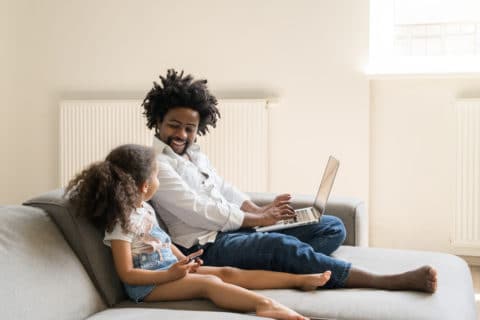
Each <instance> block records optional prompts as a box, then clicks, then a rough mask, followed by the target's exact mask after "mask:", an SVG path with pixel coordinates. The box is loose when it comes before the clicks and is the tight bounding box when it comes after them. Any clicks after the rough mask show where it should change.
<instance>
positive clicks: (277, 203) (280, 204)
mask: <svg viewBox="0 0 480 320" xmlns="http://www.w3.org/2000/svg"><path fill="white" fill-rule="evenodd" d="M291 199H292V196H291V195H290V194H289V193H284V194H281V195H278V196H276V197H275V199H274V200H273V202H272V203H269V204H267V205H265V206H263V207H261V212H266V211H267V210H268V209H270V208H272V207H277V208H284V207H285V206H286V205H287V206H288V207H290V200H291ZM290 208H291V207H290ZM292 210H293V209H292Z"/></svg>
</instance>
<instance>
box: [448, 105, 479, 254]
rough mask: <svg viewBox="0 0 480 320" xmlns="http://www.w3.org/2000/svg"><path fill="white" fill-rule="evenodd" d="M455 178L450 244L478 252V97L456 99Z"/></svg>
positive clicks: (466, 250)
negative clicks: (454, 202)
mask: <svg viewBox="0 0 480 320" xmlns="http://www.w3.org/2000/svg"><path fill="white" fill-rule="evenodd" d="M455 107H456V115H457V182H456V190H457V194H456V206H455V223H454V237H453V245H454V247H455V248H456V251H457V253H459V254H464V255H472V256H480V99H464V100H458V101H457V102H456V106H455Z"/></svg>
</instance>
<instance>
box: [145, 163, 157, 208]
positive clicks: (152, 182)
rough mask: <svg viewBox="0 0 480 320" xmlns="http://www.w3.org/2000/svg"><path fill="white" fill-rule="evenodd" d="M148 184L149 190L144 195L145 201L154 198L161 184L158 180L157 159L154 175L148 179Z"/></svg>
mask: <svg viewBox="0 0 480 320" xmlns="http://www.w3.org/2000/svg"><path fill="white" fill-rule="evenodd" d="M147 184H148V190H147V192H146V193H144V195H143V200H144V201H148V200H150V199H152V197H153V195H154V194H155V192H157V190H158V186H159V185H160V182H159V181H158V165H157V162H156V161H155V168H154V170H153V172H152V175H151V176H150V178H149V179H148V181H147Z"/></svg>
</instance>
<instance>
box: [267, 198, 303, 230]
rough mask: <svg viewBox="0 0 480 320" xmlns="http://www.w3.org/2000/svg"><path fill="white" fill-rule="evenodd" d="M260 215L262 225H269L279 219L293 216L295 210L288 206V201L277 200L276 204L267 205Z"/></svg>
mask: <svg viewBox="0 0 480 320" xmlns="http://www.w3.org/2000/svg"><path fill="white" fill-rule="evenodd" d="M261 215H262V218H263V219H262V223H261V225H262V226H269V225H272V224H275V223H277V222H278V221H280V220H287V219H291V218H293V217H295V210H293V208H292V207H291V206H290V202H289V201H279V202H278V203H277V204H275V202H273V205H271V206H269V207H267V208H266V209H265V211H264V212H263V213H261Z"/></svg>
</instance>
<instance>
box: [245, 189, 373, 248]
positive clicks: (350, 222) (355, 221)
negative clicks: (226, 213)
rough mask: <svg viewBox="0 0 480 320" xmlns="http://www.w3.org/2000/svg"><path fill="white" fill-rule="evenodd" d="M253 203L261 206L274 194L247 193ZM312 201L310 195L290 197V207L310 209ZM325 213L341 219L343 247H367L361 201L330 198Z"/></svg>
mask: <svg viewBox="0 0 480 320" xmlns="http://www.w3.org/2000/svg"><path fill="white" fill-rule="evenodd" d="M248 195H249V196H250V198H251V199H252V201H253V202H254V203H256V204H257V205H260V206H263V205H265V204H267V203H270V202H272V201H273V199H274V198H275V196H276V194H273V193H262V192H249V193H248ZM313 200H314V196H312V195H296V194H294V195H292V206H293V207H294V208H295V209H298V208H304V207H311V206H312V203H313ZM326 213H327V214H330V215H333V216H337V217H338V218H340V219H342V221H343V224H344V225H345V228H346V229H347V238H346V239H345V242H344V245H349V246H358V247H367V246H368V217H367V213H366V210H365V204H364V202H363V201H362V200H359V199H356V198H348V197H331V198H330V199H329V200H328V204H327V208H326Z"/></svg>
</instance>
